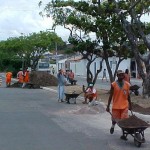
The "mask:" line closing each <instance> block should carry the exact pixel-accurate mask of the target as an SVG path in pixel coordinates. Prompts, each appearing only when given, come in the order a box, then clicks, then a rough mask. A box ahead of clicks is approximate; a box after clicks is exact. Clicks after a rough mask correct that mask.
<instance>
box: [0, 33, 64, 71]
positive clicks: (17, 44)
mask: <svg viewBox="0 0 150 150" xmlns="http://www.w3.org/2000/svg"><path fill="white" fill-rule="evenodd" d="M56 42H57V44H58V45H63V44H64V42H63V41H62V39H61V38H60V37H58V36H57V35H56V33H54V32H50V31H46V32H44V31H40V32H39V33H31V34H29V35H28V36H25V35H21V36H20V37H15V38H9V39H8V40H6V41H4V42H1V43H0V49H2V50H3V52H5V53H9V55H10V54H11V53H12V55H11V57H12V56H15V57H18V58H19V59H20V60H23V59H24V61H25V66H24V67H31V68H32V69H33V70H35V69H36V66H37V64H38V61H39V59H40V58H41V57H42V55H43V54H44V53H45V52H47V51H52V50H54V49H55V43H56ZM31 62H32V64H31Z"/></svg>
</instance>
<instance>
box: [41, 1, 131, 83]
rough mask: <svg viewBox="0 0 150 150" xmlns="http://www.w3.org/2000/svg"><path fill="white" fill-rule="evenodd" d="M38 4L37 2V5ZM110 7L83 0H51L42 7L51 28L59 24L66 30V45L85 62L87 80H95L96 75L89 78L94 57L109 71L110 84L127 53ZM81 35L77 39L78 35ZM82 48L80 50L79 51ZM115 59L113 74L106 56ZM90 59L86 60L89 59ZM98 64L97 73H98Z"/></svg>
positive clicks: (118, 23)
mask: <svg viewBox="0 0 150 150" xmlns="http://www.w3.org/2000/svg"><path fill="white" fill-rule="evenodd" d="M40 4H41V3H40ZM112 8H113V6H112V5H111V4H109V3H102V4H101V3H100V1H99V2H98V3H97V2H85V1H79V2H74V1H72V0H71V1H61V0H60V1H52V2H50V3H48V4H47V5H46V7H45V10H46V12H47V16H50V15H51V16H52V18H53V19H54V26H57V25H63V26H64V27H65V28H66V29H68V30H70V39H71V40H70V42H72V43H73V44H74V45H75V47H76V49H75V50H77V51H79V52H80V53H81V54H82V56H83V58H86V59H87V60H88V63H87V81H88V80H89V79H90V80H93V81H94V82H95V81H96V78H97V75H98V74H96V76H95V77H93V75H92V74H91V71H90V64H91V63H92V62H93V61H94V60H95V59H96V58H97V57H101V58H102V60H105V62H106V65H107V69H108V72H109V77H110V81H111V82H113V81H114V79H115V76H116V70H117V69H118V67H119V64H120V63H121V61H122V60H124V59H125V58H127V57H129V56H130V55H131V54H130V52H129V49H128V47H126V46H125V45H126V39H127V37H126V35H125V34H124V32H122V31H123V28H122V26H121V23H120V20H119V18H118V17H117V14H114V12H113V11H112ZM80 31H82V33H84V35H83V36H82V37H81V34H80V33H81V32H80ZM91 32H93V33H95V37H96V38H95V40H92V39H91V38H90V33H91ZM83 48H84V49H83ZM112 56H117V57H118V58H119V60H118V62H117V65H116V69H115V72H114V74H113V72H112V70H111V67H110V64H109V61H108V57H112ZM89 58H90V59H89ZM101 68H102V64H101V66H100V69H99V70H98V72H97V73H99V72H100V71H101Z"/></svg>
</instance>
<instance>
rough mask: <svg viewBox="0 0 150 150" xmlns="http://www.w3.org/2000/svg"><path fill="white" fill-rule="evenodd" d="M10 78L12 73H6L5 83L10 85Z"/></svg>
mask: <svg viewBox="0 0 150 150" xmlns="http://www.w3.org/2000/svg"><path fill="white" fill-rule="evenodd" d="M11 78H12V73H11V72H7V73H6V83H10V82H11Z"/></svg>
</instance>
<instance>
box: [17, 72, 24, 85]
mask: <svg viewBox="0 0 150 150" xmlns="http://www.w3.org/2000/svg"><path fill="white" fill-rule="evenodd" d="M17 79H18V82H19V83H23V71H22V70H20V71H19V72H18V73H17Z"/></svg>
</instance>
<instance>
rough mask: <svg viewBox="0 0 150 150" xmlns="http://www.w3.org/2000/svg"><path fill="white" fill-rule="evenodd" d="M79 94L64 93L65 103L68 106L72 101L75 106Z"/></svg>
mask: <svg viewBox="0 0 150 150" xmlns="http://www.w3.org/2000/svg"><path fill="white" fill-rule="evenodd" d="M80 94H81V93H65V96H66V102H67V103H68V104H70V99H71V98H73V99H74V104H76V98H77V97H78V96H79V95H80Z"/></svg>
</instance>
